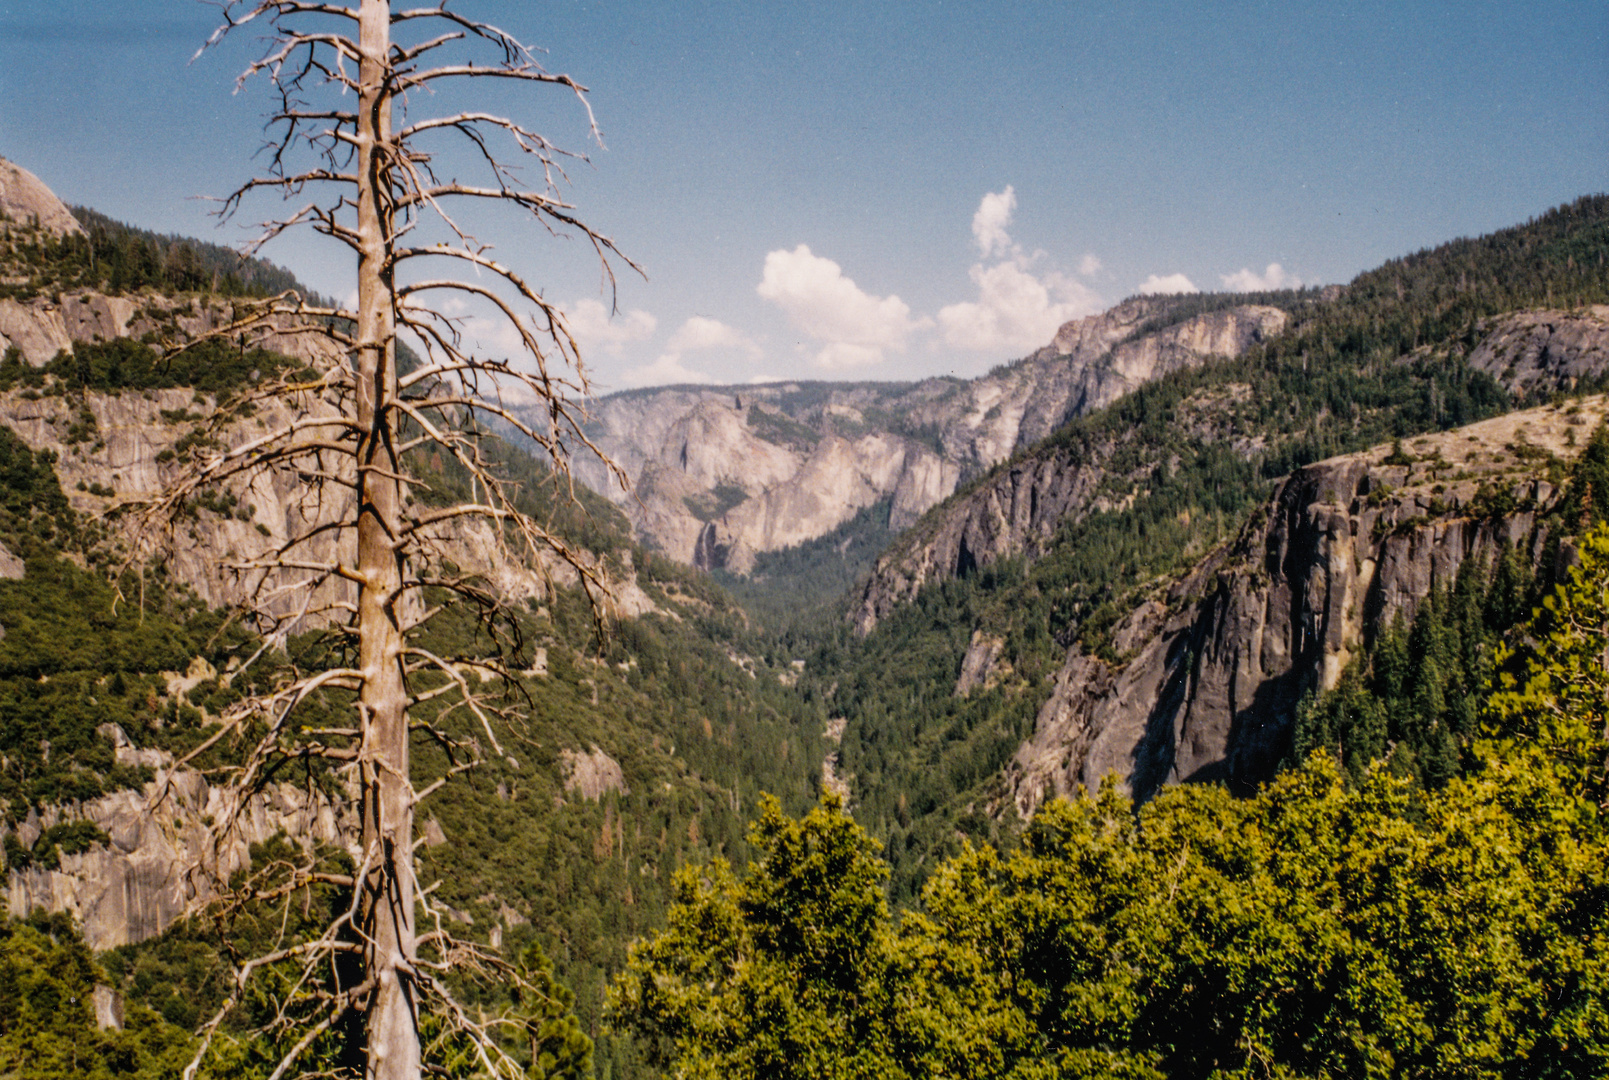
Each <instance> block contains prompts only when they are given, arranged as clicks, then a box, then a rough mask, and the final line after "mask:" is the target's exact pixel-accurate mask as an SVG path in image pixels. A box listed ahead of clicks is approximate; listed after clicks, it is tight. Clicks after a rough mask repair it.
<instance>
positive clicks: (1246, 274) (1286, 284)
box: [1219, 263, 1302, 292]
mask: <svg viewBox="0 0 1609 1080" xmlns="http://www.w3.org/2000/svg"><path fill="white" fill-rule="evenodd" d="M1219 280H1220V281H1222V282H1223V283H1224V288H1225V289H1228V290H1229V291H1230V292H1269V291H1271V290H1274V289H1299V288H1301V287H1302V282H1301V279H1300V278H1298V277H1296V276H1295V275H1294V274H1287V273H1286V272H1285V268H1284V267H1283V266H1281V265H1279V263H1269V264H1268V269H1266V270H1264V271H1263V272H1262V273H1261V274H1257V273H1253V272H1252V271H1251V270H1248V269H1246V268H1244V267H1242V268H1241V269H1239V270H1237V271H1235V272H1234V273H1233V274H1224V275H1222V276H1221V277H1220V278H1219Z"/></svg>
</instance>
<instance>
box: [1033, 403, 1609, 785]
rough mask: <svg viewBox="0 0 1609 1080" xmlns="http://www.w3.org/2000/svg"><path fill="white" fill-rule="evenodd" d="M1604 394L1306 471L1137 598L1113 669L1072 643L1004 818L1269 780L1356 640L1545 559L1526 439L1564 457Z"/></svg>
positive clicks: (1546, 489) (1541, 484) (1595, 418)
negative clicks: (1042, 807)
mask: <svg viewBox="0 0 1609 1080" xmlns="http://www.w3.org/2000/svg"><path fill="white" fill-rule="evenodd" d="M1605 411H1606V409H1605V401H1604V399H1603V398H1593V399H1588V400H1587V401H1584V402H1582V403H1580V404H1578V405H1576V406H1574V411H1571V410H1570V409H1566V408H1556V407H1549V408H1543V409H1533V410H1529V411H1526V412H1520V413H1512V414H1509V415H1507V416H1503V417H1499V418H1497V419H1494V420H1489V421H1486V422H1484V423H1481V424H1475V425H1472V426H1470V427H1467V428H1461V429H1457V430H1455V431H1450V432H1446V433H1442V434H1439V435H1433V436H1426V437H1424V438H1422V439H1416V440H1414V441H1413V443H1412V444H1411V449H1412V452H1413V455H1414V456H1415V457H1416V458H1417V461H1416V462H1415V463H1414V464H1412V465H1400V464H1399V465H1388V464H1386V458H1387V456H1388V455H1389V452H1390V451H1389V448H1387V447H1379V448H1376V449H1374V450H1371V451H1367V452H1363V453H1358V454H1351V455H1346V456H1344V457H1339V458H1334V459H1331V460H1328V461H1324V462H1320V463H1318V464H1315V465H1312V466H1309V467H1308V468H1306V469H1303V470H1301V471H1300V472H1297V473H1296V474H1294V475H1292V476H1291V477H1289V478H1288V479H1287V480H1285V481H1284V482H1283V483H1282V484H1281V485H1280V486H1279V487H1278V489H1277V490H1276V491H1275V493H1274V496H1273V498H1272V499H1271V500H1270V502H1269V503H1268V505H1267V507H1266V510H1265V512H1264V513H1262V514H1261V515H1259V516H1258V517H1256V518H1254V519H1253V521H1252V522H1251V523H1250V524H1248V525H1247V526H1246V528H1245V529H1244V530H1243V531H1242V532H1241V534H1240V536H1239V537H1238V538H1237V539H1236V540H1235V541H1234V542H1233V543H1232V544H1229V545H1226V546H1224V547H1222V548H1220V549H1218V550H1217V551H1215V552H1213V553H1212V554H1211V555H1209V556H1208V557H1207V558H1205V559H1204V560H1203V561H1202V562H1200V563H1199V564H1198V565H1197V566H1196V567H1195V568H1194V569H1193V570H1192V571H1191V572H1189V573H1188V574H1185V575H1183V576H1182V577H1180V578H1179V579H1177V580H1176V581H1173V582H1172V583H1171V584H1170V585H1168V586H1167V587H1166V588H1165V589H1162V590H1161V591H1160V592H1157V593H1155V594H1153V595H1151V596H1149V597H1146V598H1144V599H1142V601H1141V602H1140V603H1139V604H1138V605H1137V607H1136V608H1135V609H1134V610H1133V611H1132V612H1131V613H1130V614H1129V615H1128V616H1127V617H1125V618H1124V619H1123V620H1122V621H1121V622H1120V623H1119V624H1118V625H1117V627H1116V629H1115V632H1114V634H1113V640H1112V645H1113V649H1114V651H1115V652H1116V653H1117V654H1118V656H1119V657H1120V658H1121V659H1120V661H1119V662H1117V663H1108V662H1107V661H1104V660H1102V659H1100V658H1098V657H1095V656H1092V655H1090V654H1088V653H1086V652H1085V651H1084V649H1083V648H1082V646H1080V645H1078V644H1074V645H1073V646H1072V647H1071V648H1070V649H1069V650H1068V653H1067V656H1066V660H1065V662H1064V664H1063V666H1062V668H1061V669H1060V671H1058V672H1057V674H1056V676H1055V679H1054V683H1053V686H1052V690H1051V693H1050V696H1049V698H1048V699H1047V700H1046V701H1045V702H1044V704H1043V705H1042V706H1041V708H1040V709H1039V713H1038V716H1037V718H1036V721H1035V729H1034V733H1033V735H1032V737H1031V738H1030V739H1029V740H1028V741H1027V742H1025V743H1024V744H1023V745H1022V747H1020V748H1019V749H1018V751H1017V753H1016V755H1015V756H1014V758H1013V760H1012V762H1011V763H1010V765H1009V766H1008V768H1007V770H1006V775H1005V788H1006V791H1007V793H1008V794H1007V798H1006V801H1005V805H1007V806H1009V807H1011V808H1014V809H1015V810H1016V812H1018V813H1020V814H1022V815H1024V816H1027V815H1029V814H1031V813H1032V812H1033V810H1034V809H1035V808H1036V807H1037V806H1038V805H1039V804H1040V803H1041V802H1043V801H1044V800H1045V799H1047V798H1049V797H1051V796H1053V795H1060V794H1067V793H1069V792H1072V791H1074V790H1076V789H1077V788H1078V787H1080V786H1083V787H1085V788H1087V789H1089V790H1093V789H1094V788H1095V787H1096V786H1097V785H1098V784H1099V783H1100V781H1101V779H1102V778H1103V777H1104V776H1106V775H1108V774H1116V775H1117V776H1119V777H1120V778H1122V779H1123V780H1124V781H1125V783H1126V784H1128V786H1129V787H1130V788H1131V790H1133V791H1134V792H1135V793H1136V794H1138V795H1140V796H1142V797H1143V796H1146V795H1149V794H1150V793H1152V792H1154V791H1155V790H1156V789H1157V788H1159V787H1160V786H1162V785H1164V784H1168V783H1174V782H1179V781H1191V780H1218V781H1224V782H1227V783H1230V784H1232V785H1246V784H1251V783H1255V782H1257V781H1260V780H1263V779H1265V778H1266V777H1267V776H1269V775H1270V774H1271V773H1272V771H1273V770H1274V768H1275V767H1276V766H1277V764H1278V762H1279V761H1280V759H1281V758H1282V756H1283V755H1284V754H1285V753H1286V752H1287V750H1288V745H1289V738H1290V730H1291V723H1292V720H1293V718H1294V712H1295V708H1296V704H1297V702H1298V701H1299V700H1300V698H1301V696H1302V694H1303V693H1305V692H1306V691H1308V690H1310V689H1315V688H1330V687H1333V686H1334V685H1335V683H1336V681H1337V680H1338V679H1339V678H1340V675H1341V672H1342V670H1343V669H1344V668H1345V666H1346V664H1347V663H1348V661H1349V660H1350V659H1351V657H1352V656H1353V655H1355V653H1356V650H1357V649H1358V648H1359V646H1360V645H1361V643H1363V642H1364V641H1365V639H1366V638H1367V637H1368V636H1369V635H1372V634H1373V633H1374V631H1375V628H1377V627H1378V626H1380V625H1381V623H1382V621H1384V620H1389V619H1390V618H1391V617H1393V616H1394V615H1395V614H1397V613H1399V612H1400V613H1402V614H1403V615H1404V616H1405V617H1409V618H1411V617H1412V615H1413V613H1414V611H1415V609H1416V608H1417V606H1418V605H1419V603H1420V602H1421V601H1422V600H1423V599H1424V598H1425V597H1426V596H1427V595H1428V594H1429V592H1430V590H1431V587H1432V585H1433V584H1436V583H1440V584H1441V585H1443V586H1448V585H1451V583H1452V581H1453V579H1454V577H1455V576H1456V574H1457V572H1458V568H1459V566H1460V565H1462V564H1463V562H1464V561H1465V560H1467V559H1470V558H1477V559H1482V560H1488V559H1490V558H1491V557H1492V556H1493V555H1494V554H1495V553H1496V552H1497V551H1498V550H1499V548H1500V547H1501V546H1502V545H1517V546H1519V547H1521V548H1522V549H1525V550H1529V551H1530V552H1531V554H1532V556H1533V557H1536V556H1538V555H1539V554H1540V552H1541V549H1542V545H1543V542H1544V541H1545V539H1546V536H1545V533H1544V531H1543V530H1540V529H1539V528H1538V527H1537V524H1536V523H1537V517H1538V513H1539V512H1540V510H1542V509H1545V508H1546V506H1547V505H1548V504H1549V503H1550V501H1551V500H1552V499H1553V498H1554V495H1555V492H1554V491H1553V488H1552V487H1551V486H1550V485H1549V484H1548V483H1547V482H1546V481H1544V480H1541V479H1539V478H1537V477H1535V476H1534V475H1533V474H1532V471H1531V470H1532V469H1533V467H1534V461H1533V460H1532V458H1533V457H1534V455H1532V454H1530V453H1527V454H1526V455H1525V456H1518V455H1516V454H1515V453H1514V452H1513V451H1512V450H1511V449H1510V448H1511V447H1513V446H1516V445H1518V444H1520V443H1526V444H1529V447H1530V448H1541V449H1545V450H1548V451H1550V452H1552V453H1555V454H1559V455H1561V456H1564V455H1568V454H1571V453H1573V452H1574V451H1573V450H1571V446H1572V445H1573V444H1574V443H1575V442H1577V441H1578V440H1579V436H1577V437H1575V438H1572V437H1571V434H1570V433H1571V432H1580V433H1583V434H1584V433H1585V432H1586V431H1590V430H1591V426H1592V425H1595V424H1597V423H1598V422H1599V421H1600V419H1601V418H1602V417H1603V415H1604V413H1605ZM1482 484H1498V485H1503V486H1507V487H1509V488H1511V489H1512V490H1513V492H1514V494H1515V495H1516V502H1517V505H1518V506H1520V507H1521V508H1522V509H1520V510H1518V511H1516V512H1514V513H1512V514H1511V515H1509V516H1506V517H1503V518H1499V519H1492V518H1484V517H1477V516H1473V515H1471V514H1470V513H1469V510H1470V506H1471V503H1472V501H1473V500H1474V499H1475V496H1476V493H1477V491H1478V490H1479V488H1480V486H1481V485H1482Z"/></svg>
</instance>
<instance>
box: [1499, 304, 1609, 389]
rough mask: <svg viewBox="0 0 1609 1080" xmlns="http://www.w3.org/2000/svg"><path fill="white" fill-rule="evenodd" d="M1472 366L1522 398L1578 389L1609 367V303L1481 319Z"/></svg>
mask: <svg viewBox="0 0 1609 1080" xmlns="http://www.w3.org/2000/svg"><path fill="white" fill-rule="evenodd" d="M1479 331H1480V332H1481V333H1482V334H1483V335H1484V336H1483V337H1482V339H1481V342H1480V344H1479V345H1477V346H1476V347H1475V349H1474V350H1473V351H1472V352H1471V353H1470V354H1469V365H1470V366H1471V367H1473V368H1476V369H1477V370H1479V371H1484V372H1486V373H1487V374H1488V375H1490V376H1492V378H1494V379H1496V380H1497V381H1498V382H1500V383H1502V384H1503V385H1504V386H1506V387H1507V388H1508V389H1509V390H1510V391H1512V392H1513V393H1515V394H1516V395H1518V396H1520V397H1521V398H1531V399H1533V400H1534V399H1536V398H1545V397H1546V396H1547V395H1549V394H1551V393H1555V392H1557V391H1560V390H1564V391H1568V390H1574V389H1575V388H1576V387H1577V385H1579V384H1580V383H1581V381H1582V380H1583V379H1586V380H1594V379H1600V378H1602V377H1603V375H1604V373H1605V372H1606V371H1609V306H1604V305H1602V304H1599V305H1596V306H1593V307H1587V308H1580V309H1577V310H1574V311H1520V312H1515V313H1514V314H1512V315H1505V316H1503V317H1502V318H1499V319H1490V320H1487V321H1486V322H1484V323H1482V324H1481V326H1480V327H1479Z"/></svg>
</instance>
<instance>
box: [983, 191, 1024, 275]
mask: <svg viewBox="0 0 1609 1080" xmlns="http://www.w3.org/2000/svg"><path fill="white" fill-rule="evenodd" d="M1016 209H1017V193H1016V191H1014V190H1013V189H1012V187H1011V185H1010V184H1007V185H1006V190H1004V191H991V192H988V193H987V194H985V195H984V196H983V200H982V201H981V202H979V203H978V211H977V213H975V214H973V215H972V235H973V236H974V237H975V238H976V239H977V241H978V250H979V251H981V252H982V253H983V257H984V258H986V259H987V258H988V257H989V256H991V255H996V254H998V255H1004V254H1005V253H1006V252H1008V251H1010V250H1011V237H1010V236H1009V235H1007V233H1006V226H1007V225H1010V224H1011V215H1012V212H1013V211H1015V210H1016Z"/></svg>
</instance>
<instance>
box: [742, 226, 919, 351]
mask: <svg viewBox="0 0 1609 1080" xmlns="http://www.w3.org/2000/svg"><path fill="white" fill-rule="evenodd" d="M756 291H757V292H758V293H759V294H760V296H761V298H763V299H766V300H770V301H771V302H772V303H774V304H776V305H777V306H778V307H780V308H781V309H782V310H783V311H784V312H786V313H787V316H788V319H789V321H791V322H792V323H793V325H794V326H795V327H797V328H798V329H800V330H802V331H804V333H806V334H808V335H809V336H810V337H812V338H815V339H816V340H817V341H819V342H821V343H822V348H821V351H820V352H819V353H818V354H817V355H816V361H817V362H818V363H819V364H821V365H822V366H824V367H834V368H844V367H850V366H856V367H858V366H864V365H866V364H875V363H878V362H879V361H881V360H882V359H883V353H884V350H887V349H893V350H896V351H897V350H901V349H904V348H905V342H906V340H907V339H908V338H909V337H910V335H911V333H912V332H913V331H914V330H917V329H919V328H920V327H922V326H924V325H927V320H925V319H912V318H911V309H910V308H909V307H908V306H907V305H906V303H905V301H903V300H901V299H900V298H899V297H897V296H881V297H879V296H872V295H869V294H868V293H866V292H864V291H862V290H861V288H860V286H859V285H856V284H855V282H854V280H853V279H852V278H848V277H845V276H844V272H843V268H842V267H840V266H839V265H838V264H837V263H835V262H833V261H832V260H831V259H826V258H822V257H821V256H819V255H816V254H813V253H812V252H811V250H810V248H809V247H808V246H807V245H805V244H800V245H799V246H798V247H796V248H794V249H793V250H792V251H785V250H781V249H779V250H777V251H773V252H770V253H769V254H767V255H766V257H765V271H764V274H763V275H762V277H761V279H760V284H759V286H758V288H757V289H756Z"/></svg>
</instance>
